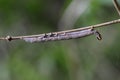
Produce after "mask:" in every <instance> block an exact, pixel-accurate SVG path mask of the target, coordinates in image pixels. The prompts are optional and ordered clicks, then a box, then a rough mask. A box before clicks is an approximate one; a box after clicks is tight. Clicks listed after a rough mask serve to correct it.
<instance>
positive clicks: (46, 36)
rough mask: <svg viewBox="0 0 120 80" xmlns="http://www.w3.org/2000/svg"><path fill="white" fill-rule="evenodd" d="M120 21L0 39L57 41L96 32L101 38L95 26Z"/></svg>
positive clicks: (114, 22) (108, 23)
mask: <svg viewBox="0 0 120 80" xmlns="http://www.w3.org/2000/svg"><path fill="white" fill-rule="evenodd" d="M116 23H120V19H117V20H113V21H109V22H105V23H101V24H97V25H92V26H87V27H83V28H78V29H72V30H66V31H59V32H51V33H43V34H38V35H29V36H16V37H11V36H7V37H5V38H0V40H8V41H11V40H25V41H26V42H43V41H55V40H68V39H75V38H82V37H85V36H89V35H92V34H95V35H96V37H97V39H98V40H101V39H102V37H101V34H100V33H99V32H98V31H96V30H94V29H95V28H99V27H104V26H107V25H111V24H116Z"/></svg>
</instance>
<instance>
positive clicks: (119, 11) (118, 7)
mask: <svg viewBox="0 0 120 80" xmlns="http://www.w3.org/2000/svg"><path fill="white" fill-rule="evenodd" d="M113 3H114V6H115V8H116V10H117V12H118V14H119V15H120V6H119V4H118V1H117V0H113Z"/></svg>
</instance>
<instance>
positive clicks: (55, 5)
mask: <svg viewBox="0 0 120 80" xmlns="http://www.w3.org/2000/svg"><path fill="white" fill-rule="evenodd" d="M75 1H77V0H0V34H1V36H6V35H13V36H17V35H31V34H39V33H44V32H52V31H59V29H60V28H61V26H59V25H58V24H59V21H60V20H61V17H62V16H63V15H64V14H65V12H66V11H67V10H68V8H70V7H71V5H72V4H73V3H75ZM78 1H79V2H80V3H82V2H84V5H86V6H87V9H85V10H84V12H83V13H82V14H80V17H79V18H78V19H77V21H76V22H75V24H74V26H73V27H72V28H77V27H83V26H88V25H93V24H97V23H101V22H105V21H110V20H113V19H117V18H118V17H119V16H118V14H117V11H116V10H115V8H114V6H113V3H112V0H88V1H87V0H78ZM86 2H88V4H87V3H86ZM77 5H78V4H77V3H76V5H75V6H77ZM75 6H74V7H75ZM75 9H76V8H75ZM80 9H84V6H82V7H80ZM76 10H77V9H76ZM70 11H71V13H72V8H71V10H70ZM75 13H77V11H76V12H75ZM68 15H70V14H68ZM74 15H75V14H74ZM74 15H73V16H74ZM73 18H74V17H73ZM71 19H72V18H71ZM68 22H69V21H68ZM118 26H119V24H116V25H111V27H104V28H100V29H98V30H100V32H101V33H102V35H103V40H102V41H100V42H99V41H97V40H96V39H95V36H91V37H86V38H82V39H73V40H66V41H65V40H63V41H55V42H43V43H32V44H31V43H26V42H23V41H13V42H5V41H1V42H0V60H1V61H0V70H1V71H0V80H119V79H120V77H119V74H120V67H119V66H120V63H119V61H120V54H119V52H120V50H119V47H120V44H119V39H120V37H119V36H120V33H119V32H120V31H119V29H120V28H119V27H118Z"/></svg>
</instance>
